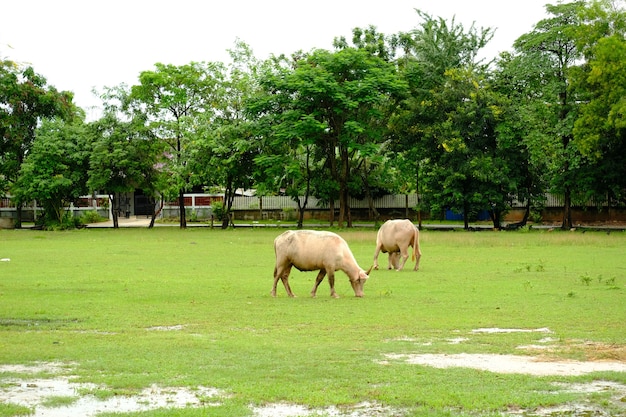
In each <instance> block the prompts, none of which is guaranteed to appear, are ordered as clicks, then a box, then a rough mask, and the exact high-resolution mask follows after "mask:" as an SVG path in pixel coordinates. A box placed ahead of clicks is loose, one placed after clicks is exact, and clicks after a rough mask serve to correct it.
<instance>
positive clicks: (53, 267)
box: [0, 227, 626, 416]
mask: <svg viewBox="0 0 626 417" xmlns="http://www.w3.org/2000/svg"><path fill="white" fill-rule="evenodd" d="M282 232H283V230H276V229H262V228H259V229H246V230H243V229H237V230H220V229H209V228H189V229H187V230H180V229H178V228H177V227H157V228H154V229H150V230H148V229H118V230H112V229H84V230H77V231H68V232H43V231H32V230H0V258H2V259H3V260H4V261H2V262H0V392H1V391H2V390H3V389H8V388H9V387H10V385H11V384H12V383H11V382H10V381H12V380H13V379H15V378H23V377H24V374H23V373H21V372H19V371H15V370H14V371H9V370H8V369H11V368H6V367H5V368H4V370H3V368H2V366H3V365H29V364H30V365H32V364H45V363H55V364H61V370H60V371H59V370H57V371H55V372H51V371H45V370H42V371H39V372H38V373H37V374H36V375H35V376H36V377H40V378H53V377H58V376H59V373H60V374H61V375H65V376H71V377H72V381H75V382H80V383H87V382H88V383H93V384H95V385H93V386H91V388H90V389H86V390H85V391H81V393H80V395H83V396H85V395H92V396H96V397H98V398H110V397H122V396H125V395H134V394H137V393H139V392H141V391H142V390H144V389H146V388H149V387H154V386H158V387H186V388H191V389H197V388H198V387H211V388H216V389H219V390H220V392H221V393H222V395H221V396H220V398H219V401H218V402H216V403H212V404H209V401H207V404H206V405H205V406H202V407H187V408H177V409H175V411H173V409H172V408H168V407H167V406H164V407H160V408H157V409H154V410H148V411H142V412H137V413H134V414H132V413H129V414H114V415H141V416H165V415H177V416H204V415H211V416H245V415H253V412H254V410H255V408H254V407H263V406H267V405H273V404H283V405H294V406H303V407H310V408H315V409H320V410H326V411H325V412H327V413H329V414H330V411H328V410H329V408H328V407H336V408H338V409H339V410H353V409H354V407H358V406H360V405H362V404H364V403H366V404H375V405H377V406H378V407H381V409H380V410H379V411H380V413H379V414H371V415H377V416H378V415H390V416H391V415H405V416H422V415H428V416H498V415H510V414H508V413H511V412H514V411H516V410H525V412H527V414H526V415H534V414H532V412H533V410H537V409H540V408H542V407H551V406H555V405H559V404H565V403H572V402H579V401H588V402H591V403H592V404H593V405H594V406H595V407H599V408H600V409H602V410H607V413H608V414H606V415H620V413H621V415H625V414H626V407H624V403H623V402H622V404H619V401H618V403H617V404H616V403H615V402H614V401H612V400H611V399H610V398H609V396H608V394H607V393H597V394H592V395H590V394H588V393H581V392H575V391H572V390H569V389H565V388H562V387H564V386H566V385H556V383H567V384H573V383H588V382H590V381H594V380H602V381H614V382H616V383H619V384H626V373H624V372H611V371H603V372H595V373H590V374H584V375H577V376H567V375H548V376H537V375H526V374H523V373H496V372H488V371H483V370H479V369H471V368H464V367H457V368H444V369H441V368H435V367H431V366H424V365H415V364H407V363H406V362H403V361H394V360H388V358H389V356H388V355H391V354H394V355H395V354H397V355H400V354H406V355H411V354H429V353H433V354H441V353H447V354H456V353H465V354H478V353H480V354H507V355H532V356H540V357H541V358H542V359H544V360H548V361H557V360H563V359H569V360H576V361H592V360H593V361H599V360H600V361H613V362H622V363H626V233H624V232H612V233H610V234H607V233H605V232H586V233H581V232H561V231H554V232H548V231H526V232H523V231H520V232H474V233H472V232H463V231H454V232H437V231H425V232H422V233H421V240H420V242H421V247H422V253H423V257H422V260H421V263H420V266H421V268H420V271H418V272H414V271H412V267H413V265H414V264H413V263H412V262H411V260H410V259H409V261H408V262H407V266H406V269H405V270H404V271H401V272H396V271H388V270H385V269H381V270H379V271H372V273H371V274H370V279H369V280H368V282H367V283H366V284H365V297H364V298H362V299H360V298H355V297H354V293H353V291H352V288H351V286H350V284H349V282H348V279H347V278H346V276H345V274H343V272H338V273H337V279H336V284H335V287H336V290H337V292H338V294H339V295H340V296H341V298H339V299H333V298H331V297H330V296H329V289H328V284H327V283H326V282H323V283H322V284H321V285H320V288H319V290H318V297H317V298H315V299H312V298H310V297H308V294H309V292H310V290H311V288H312V286H313V283H314V280H315V276H316V273H314V272H308V273H301V272H299V271H297V270H295V269H294V270H293V271H292V273H291V279H290V283H291V287H292V289H293V291H294V292H295V294H296V295H298V296H299V297H298V298H295V299H291V298H288V297H287V296H286V293H285V290H284V288H283V287H282V284H280V283H279V287H278V297H276V298H272V297H271V296H270V289H271V287H272V281H273V277H272V273H273V268H274V250H273V244H272V243H273V239H274V238H275V237H276V236H277V235H278V234H280V233H282ZM337 232H338V233H339V234H341V235H342V236H343V237H344V238H345V239H346V240H347V241H348V243H349V245H350V247H351V249H352V251H353V253H354V255H355V257H356V259H357V261H358V262H359V264H360V266H361V267H362V268H364V269H367V268H369V266H370V265H371V264H372V257H373V253H374V249H375V240H376V231H375V230H374V229H368V230H364V229H361V230H358V229H357V230H340V231H337ZM379 263H380V265H381V267H384V266H386V264H387V259H386V255H382V254H381V258H380V259H379ZM479 329H517V330H525V331H515V332H489V331H477V330H479ZM538 329H539V330H538ZM541 329H543V330H541ZM535 330H536V331H535ZM538 345H539V346H542V347H545V349H541V350H539V348H537V350H532V349H530V350H529V349H520V346H538ZM28 377H31V375H29V376H28ZM12 378H13V379H12ZM3 381H4V382H3ZM7 381H9V382H7ZM625 396H626V394H625ZM0 398H1V397H0ZM47 401H48V402H52V403H54V404H57V405H54V406H57V407H63V406H66V405H67V399H65V398H53V399H48V400H47ZM622 401H623V400H622ZM47 404H48V405H47V406H49V407H52V406H53V405H49V403H47ZM45 405H46V404H44V406H45ZM32 411H33V408H32V407H31V408H29V407H23V406H16V405H15V404H14V403H12V402H11V401H9V400H6V401H0V416H10V415H28V413H29V412H32ZM207 413H208V414H207ZM101 415H113V413H109V414H101ZM316 415H319V414H316ZM322 415H324V414H322ZM345 415H350V414H345ZM359 415H369V414H365V412H364V413H363V414H359ZM556 415H559V414H556ZM563 415H572V414H563ZM592 415H604V414H592Z"/></svg>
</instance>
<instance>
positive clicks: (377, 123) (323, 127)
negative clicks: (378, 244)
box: [262, 47, 405, 227]
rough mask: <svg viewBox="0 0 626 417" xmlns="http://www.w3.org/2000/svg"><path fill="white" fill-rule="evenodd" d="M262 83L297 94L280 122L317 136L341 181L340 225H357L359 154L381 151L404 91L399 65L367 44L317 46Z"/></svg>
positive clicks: (317, 144)
mask: <svg viewBox="0 0 626 417" xmlns="http://www.w3.org/2000/svg"><path fill="white" fill-rule="evenodd" d="M262 83H263V86H264V87H265V88H266V90H267V91H268V92H269V93H270V94H272V95H274V96H275V97H276V100H278V101H281V102H282V103H286V102H287V101H288V100H286V99H283V98H289V99H290V100H291V103H290V104H289V108H288V109H286V110H284V111H283V117H282V119H281V120H280V123H281V124H282V123H284V124H285V127H284V130H288V129H290V128H294V129H297V130H295V131H294V138H298V137H299V138H301V139H302V140H305V141H306V140H310V141H314V144H315V148H316V150H319V151H320V153H316V154H318V155H321V156H322V158H323V161H320V162H321V164H322V165H323V166H324V167H325V168H326V169H327V173H328V174H327V176H328V177H329V178H330V179H332V180H333V181H334V182H336V183H337V184H338V188H339V219H338V223H339V226H340V227H343V225H344V222H347V225H348V227H351V226H352V219H351V217H350V207H349V197H350V189H349V183H350V180H351V177H352V175H353V167H354V166H356V164H355V161H356V159H355V158H360V157H361V156H362V155H367V154H371V153H372V152H374V151H375V149H376V147H377V146H378V145H377V144H379V143H380V142H381V140H382V136H383V131H384V129H386V124H385V123H383V122H382V121H381V120H382V119H384V118H385V115H384V112H383V109H384V108H385V106H386V105H387V102H388V101H390V100H395V99H396V98H397V97H399V96H400V95H401V94H402V93H403V92H404V88H405V85H404V83H403V82H402V81H401V80H400V79H399V78H398V77H397V73H396V70H395V67H394V65H393V64H390V63H389V62H386V61H385V60H383V59H381V58H379V57H377V56H373V55H372V54H371V53H370V52H368V51H367V50H365V49H356V48H351V47H346V48H344V49H341V50H338V51H336V52H329V51H326V50H314V51H312V52H311V53H310V54H306V55H305V56H304V57H300V59H297V60H296V61H295V62H294V69H293V71H289V72H284V73H282V74H279V76H277V77H272V78H269V79H265V80H263V81H262ZM281 97H282V98H281ZM296 132H297V133H296ZM304 135H306V136H304ZM302 149H306V147H303V148H302Z"/></svg>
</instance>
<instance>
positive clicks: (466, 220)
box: [463, 201, 469, 230]
mask: <svg viewBox="0 0 626 417" xmlns="http://www.w3.org/2000/svg"><path fill="white" fill-rule="evenodd" d="M463 228H464V229H465V230H469V203H468V202H467V201H464V202H463Z"/></svg>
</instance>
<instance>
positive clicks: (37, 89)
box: [0, 61, 75, 227]
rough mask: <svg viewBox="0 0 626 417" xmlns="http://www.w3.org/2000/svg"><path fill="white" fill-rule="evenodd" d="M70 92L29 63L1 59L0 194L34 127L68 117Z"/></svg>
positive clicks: (7, 189)
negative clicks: (49, 119)
mask: <svg viewBox="0 0 626 417" xmlns="http://www.w3.org/2000/svg"><path fill="white" fill-rule="evenodd" d="M72 96H73V95H72V94H71V93H69V92H65V91H62V92H59V91H57V89H56V88H54V87H53V86H49V85H48V83H47V80H46V79H45V78H44V77H43V76H42V75H40V74H37V73H35V71H34V69H33V68H32V67H27V68H22V67H20V66H19V65H17V64H15V63H13V62H11V61H0V186H2V188H1V189H0V194H4V193H6V192H11V187H12V186H13V185H14V184H15V182H16V181H17V178H18V173H19V171H20V168H21V166H22V163H23V162H24V160H25V158H26V155H27V154H28V153H29V151H30V150H31V147H32V146H33V142H34V141H35V131H36V129H37V126H38V125H39V123H40V122H41V121H42V120H43V119H46V118H54V117H57V116H60V117H64V118H68V119H69V118H70V117H71V116H72V115H73V114H74V112H75V109H74V108H73V105H72ZM16 223H17V224H16V225H17V227H21V223H22V202H21V201H18V204H17V222H16Z"/></svg>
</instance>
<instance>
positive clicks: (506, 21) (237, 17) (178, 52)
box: [0, 0, 556, 117]
mask: <svg viewBox="0 0 626 417" xmlns="http://www.w3.org/2000/svg"><path fill="white" fill-rule="evenodd" d="M546 3H556V0H553V1H548V0H525V1H523V2H522V1H515V2H514V1H512V0H436V1H433V0H378V1H374V0H317V1H306V2H305V1H298V0H223V1H220V2H217V1H213V0H204V1H201V0H175V1H166V0H20V1H18V0H0V57H1V58H8V59H11V60H14V61H18V62H23V63H29V64H30V65H32V66H33V68H34V69H35V72H37V73H39V74H41V75H43V76H44V77H46V78H47V80H48V83H49V84H50V85H53V86H55V87H56V88H57V89H59V90H69V91H73V92H74V93H75V97H74V101H75V102H76V103H77V104H78V105H79V106H80V107H82V108H84V109H85V110H87V113H88V117H89V115H91V116H94V115H95V116H97V115H98V114H99V112H98V111H97V110H96V111H91V112H90V111H89V108H91V107H94V106H95V107H98V106H99V105H100V100H99V99H98V98H97V97H96V96H94V95H93V94H92V90H93V89H94V88H95V89H96V90H99V91H101V90H102V87H104V86H116V85H119V84H121V83H125V84H128V85H133V84H136V83H137V79H138V76H139V73H140V72H142V71H146V70H153V69H154V64H155V63H157V62H161V63H164V64H174V65H183V64H187V63H189V62H191V61H222V62H226V61H228V55H227V53H226V50H227V49H228V48H232V46H233V45H234V42H235V40H236V39H237V38H239V39H241V40H242V41H244V42H245V43H247V44H248V45H250V46H251V47H252V49H253V51H254V54H255V56H256V57H258V58H261V59H264V58H267V57H268V56H269V55H270V54H276V55H278V54H281V53H286V54H289V53H291V52H295V51H297V50H299V49H302V50H304V51H309V50H311V49H312V48H323V49H332V41H333V39H334V38H335V37H336V36H346V37H347V38H348V39H350V35H351V32H352V29H353V28H355V27H366V26H369V25H374V26H376V27H377V29H378V31H379V32H382V33H384V34H393V33H397V32H400V31H403V32H406V31H409V30H411V29H413V28H415V27H417V26H419V24H420V20H419V16H418V15H417V13H416V12H415V9H420V10H422V11H424V12H426V13H428V14H430V15H432V16H434V17H443V18H445V19H446V20H450V19H452V18H453V17H454V18H455V21H456V22H458V23H461V24H463V26H464V27H465V28H466V29H468V28H469V27H470V25H471V24H472V23H475V26H477V27H491V28H493V29H495V30H496V32H495V36H494V38H493V40H492V41H491V42H490V44H489V45H488V46H487V48H486V49H485V51H484V54H485V55H486V56H488V57H495V56H497V55H498V53H500V52H501V51H507V50H511V49H512V44H513V41H514V40H515V39H517V38H518V37H519V36H520V35H522V34H524V33H527V32H529V31H530V30H531V29H532V27H533V26H534V24H535V23H537V22H539V20H541V19H543V18H545V17H546V14H545V4H546Z"/></svg>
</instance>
